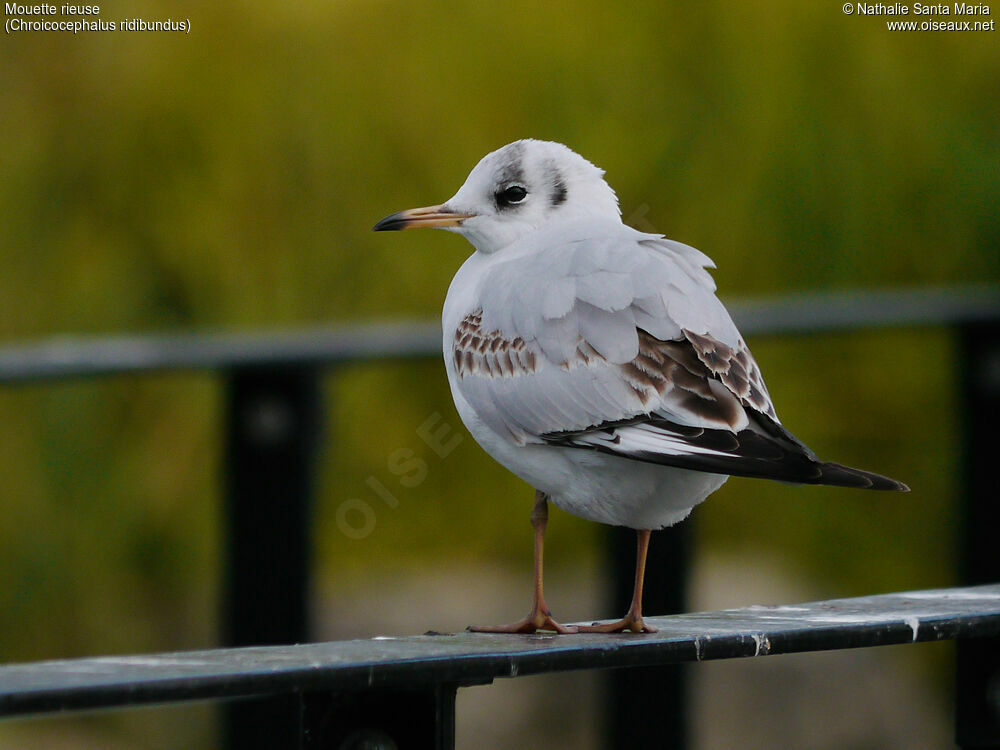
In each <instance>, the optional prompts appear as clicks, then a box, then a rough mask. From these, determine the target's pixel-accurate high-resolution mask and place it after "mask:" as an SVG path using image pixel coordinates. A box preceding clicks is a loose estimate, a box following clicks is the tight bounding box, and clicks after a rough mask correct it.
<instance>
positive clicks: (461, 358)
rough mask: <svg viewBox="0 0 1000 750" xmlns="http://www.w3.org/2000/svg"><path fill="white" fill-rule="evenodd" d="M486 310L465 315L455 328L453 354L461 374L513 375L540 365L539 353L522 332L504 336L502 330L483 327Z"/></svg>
mask: <svg viewBox="0 0 1000 750" xmlns="http://www.w3.org/2000/svg"><path fill="white" fill-rule="evenodd" d="M482 322H483V312H482V310H476V311H475V312H473V313H470V314H469V315H466V316H465V317H464V318H463V319H462V321H461V322H460V323H459V324H458V328H457V329H456V330H455V344H454V348H453V350H452V356H453V357H454V359H455V371H456V372H457V373H458V374H459V375H460V376H461V377H463V378H464V377H467V376H470V375H479V376H482V377H487V378H513V377H517V376H519V375H527V374H530V373H533V372H535V370H536V369H537V365H538V362H537V356H536V354H535V353H534V352H533V351H531V350H530V349H529V348H528V346H527V344H526V343H525V342H524V339H522V338H521V337H520V336H517V337H515V338H512V339H507V338H504V336H503V334H501V333H500V331H483V329H482Z"/></svg>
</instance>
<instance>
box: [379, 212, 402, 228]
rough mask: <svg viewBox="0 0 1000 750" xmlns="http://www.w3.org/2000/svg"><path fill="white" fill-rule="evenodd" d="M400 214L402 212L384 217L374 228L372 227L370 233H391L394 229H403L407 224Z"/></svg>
mask: <svg viewBox="0 0 1000 750" xmlns="http://www.w3.org/2000/svg"><path fill="white" fill-rule="evenodd" d="M402 213H403V212H402V211H400V212H398V213H394V214H391V215H389V216H386V217H385V218H384V219H382V220H381V221H380V222H378V223H377V224H376V225H375V226H373V227H372V231H373V232H391V231H393V230H396V229H403V228H405V227H406V224H407V218H406V217H405V216H402V215H401V214H402Z"/></svg>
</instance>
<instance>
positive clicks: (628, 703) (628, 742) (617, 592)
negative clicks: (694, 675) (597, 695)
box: [604, 521, 692, 750]
mask: <svg viewBox="0 0 1000 750" xmlns="http://www.w3.org/2000/svg"><path fill="white" fill-rule="evenodd" d="M690 524H691V521H685V522H684V523H682V524H679V525H677V526H673V527H671V528H669V529H663V530H662V531H654V532H653V536H652V539H651V541H650V544H649V553H648V556H647V557H646V586H645V592H644V593H645V595H644V597H643V608H642V611H643V613H644V614H648V615H669V614H678V613H681V612H683V611H684V607H685V600H686V598H687V596H686V592H687V577H688V569H689V560H690V552H691V549H690V548H691V533H692V530H691V526H690ZM608 537H609V538H608V542H607V544H608V548H609V552H608V554H609V557H610V564H611V571H612V593H613V597H614V599H613V600H614V602H615V606H616V607H618V608H620V609H621V610H622V612H624V611H625V608H626V607H627V606H628V602H629V601H630V600H631V598H632V586H633V583H634V581H635V532H634V531H632V530H631V529H624V528H613V529H611V530H610V532H609V534H608ZM685 672H686V665H684V664H670V665H666V666H658V667H631V668H629V669H615V670H611V671H610V672H608V676H607V691H608V696H607V700H606V701H605V705H606V706H607V713H606V718H605V735H606V741H605V743H604V747H608V748H615V749H621V750H625V748H628V750H634V749H635V748H637V747H669V748H671V750H682V748H684V747H685V746H686V743H687V733H688V732H687V690H686V688H685V684H684V683H685Z"/></svg>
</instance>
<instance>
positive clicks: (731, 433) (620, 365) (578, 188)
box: [375, 140, 907, 633]
mask: <svg viewBox="0 0 1000 750" xmlns="http://www.w3.org/2000/svg"><path fill="white" fill-rule="evenodd" d="M603 175H604V172H603V170H600V169H598V168H597V167H595V166H594V165H593V164H591V163H590V162H589V161H587V160H586V159H584V158H583V157H581V156H579V155H578V154H576V153H574V152H573V151H571V150H570V149H568V148H567V147H566V146H563V145H561V144H558V143H550V142H545V141H535V140H521V141H516V142H514V143H511V144H509V145H507V146H504V147H503V148H501V149H499V150H498V151H494V152H493V153H491V154H489V155H487V156H486V157H485V158H484V159H483V160H482V161H480V162H479V164H477V165H476V167H475V169H473V170H472V173H471V174H470V175H469V177H468V179H467V180H466V181H465V184H464V185H462V187H461V189H460V190H459V191H458V192H457V193H456V194H455V195H454V196H453V197H452V198H450V199H449V200H448V201H446V202H445V203H443V204H441V205H439V206H431V207H428V208H416V209H412V210H409V211H401V212H399V213H396V214H393V215H391V216H388V217H386V218H385V219H383V220H382V221H380V222H379V223H378V224H376V225H375V230H376V231H381V230H390V229H410V228H416V227H440V228H442V229H448V230H450V231H453V232H458V233H459V234H461V235H463V236H464V237H465V238H466V239H468V240H469V242H471V243H472V244H473V245H474V246H475V248H476V252H475V253H474V254H473V255H472V256H471V257H470V258H469V259H468V260H467V261H466V262H465V264H464V265H463V266H462V267H461V269H460V270H459V271H458V273H457V274H456V275H455V278H454V280H453V281H452V283H451V287H450V288H449V289H448V296H447V298H446V300H445V303H444V314H443V323H444V355H445V356H444V359H445V368H446V370H447V372H448V382H449V383H450V384H451V393H452V396H453V397H454V399H455V406H456V407H457V408H458V413H459V415H460V416H461V418H462V421H463V422H464V423H465V426H466V427H468V429H469V432H471V433H472V435H473V437H475V439H476V440H477V441H478V442H479V444H480V445H481V446H482V447H483V448H484V449H485V450H486V452H487V453H489V454H490V455H491V456H493V458H495V459H496V460H497V461H499V462H500V463H501V464H503V465H504V466H506V467H507V468H508V469H510V470H511V471H512V472H514V473H515V474H516V475H517V476H519V477H521V478H522V479H524V480H525V481H526V482H528V483H530V484H531V485H532V486H533V487H534V488H535V490H536V493H535V505H534V509H533V510H532V514H531V523H532V526H533V528H534V530H535V591H534V602H533V605H532V608H531V613H530V614H529V615H528V616H527V617H526V618H525V619H523V620H521V621H519V622H515V623H512V624H510V625H502V626H490V627H472V628H470V629H471V630H477V631H486V632H514V633H530V632H534V631H535V630H539V629H545V630H555V631H557V632H560V633H570V632H621V631H624V630H631V631H634V632H649V631H651V630H652V628H651V627H650V626H648V625H646V624H645V623H644V622H643V620H642V584H643V574H644V568H645V557H646V549H647V546H648V544H649V536H650V530H652V529H661V528H663V527H665V526H671V525H673V524H675V523H677V522H678V521H681V520H683V519H684V518H685V517H687V515H688V514H689V513H690V512H691V509H692V508H693V507H694V506H695V505H697V504H698V503H700V502H701V501H702V500H704V499H705V498H706V497H708V495H710V494H711V493H712V492H714V491H715V490H717V489H719V487H721V486H722V484H723V483H724V482H725V481H726V479H727V478H728V477H729V476H730V475H736V476H744V477H763V478H766V479H778V480H781V481H784V482H793V483H805V484H830V485H840V486H844V487H859V488H864V489H876V490H906V489H907V487H906V485H904V484H902V483H900V482H897V481H895V480H894V479H889V478H888V477H883V476H879V475H878V474H872V473H869V472H867V471H861V470H860V469H852V468H850V467H847V466H841V465H840V464H835V463H827V462H824V461H820V460H819V459H818V458H817V457H816V455H815V454H814V453H813V452H812V451H811V450H809V448H808V447H806V446H805V445H804V444H803V443H802V442H800V441H799V440H798V439H797V438H796V437H795V436H794V435H792V434H791V433H790V432H789V431H788V430H786V429H785V428H784V427H782V425H781V422H779V421H778V417H777V415H776V414H775V412H774V406H773V405H772V404H771V398H770V396H769V395H768V392H767V388H766V386H765V385H764V380H763V378H762V377H761V373H760V369H759V368H758V367H757V363H756V362H755V361H754V358H753V356H752V355H751V354H750V350H749V349H748V348H747V346H746V344H745V343H744V341H743V338H742V336H741V335H740V332H739V331H738V330H737V329H736V326H735V325H734V323H733V321H732V318H730V316H729V313H728V312H727V311H726V309H725V307H723V305H722V303H721V302H719V300H718V298H717V297H716V296H715V282H714V281H713V280H712V277H711V276H710V275H709V273H708V271H706V270H705V269H706V268H713V267H714V264H713V263H712V261H711V260H710V259H709V258H708V257H707V256H705V255H704V254H703V253H701V252H700V251H698V250H695V249H694V248H693V247H688V246H687V245H683V244H681V243H679V242H674V241H672V240H668V239H665V238H664V237H663V236H661V235H658V234H646V233H643V232H639V231H637V230H635V229H632V228H631V227H629V226H627V225H625V224H623V223H622V221H621V211H620V210H619V208H618V199H617V197H616V196H615V193H614V191H613V190H612V189H611V188H610V187H609V186H608V184H607V183H606V182H605V181H604V177H603ZM550 499H551V500H552V502H553V503H555V504H556V505H557V506H559V507H560V508H563V509H564V510H566V511H568V512H570V513H573V514H575V515H578V516H582V517H583V518H588V519H590V520H592V521H599V522H600V523H606V524H613V525H616V526H627V527H629V528H632V529H636V531H637V534H638V552H637V561H636V574H635V589H634V592H633V598H632V604H631V606H630V607H629V610H628V613H627V614H626V615H625V617H624V618H623V619H622V620H620V621H618V622H615V623H607V624H597V623H595V624H594V625H591V626H575V627H568V626H564V625H561V624H559V623H557V622H556V621H555V620H554V619H553V618H552V616H551V614H550V612H549V609H548V607H547V606H546V604H545V599H544V597H543V594H542V549H543V542H544V535H545V524H546V520H547V517H548V506H547V501H548V500H550Z"/></svg>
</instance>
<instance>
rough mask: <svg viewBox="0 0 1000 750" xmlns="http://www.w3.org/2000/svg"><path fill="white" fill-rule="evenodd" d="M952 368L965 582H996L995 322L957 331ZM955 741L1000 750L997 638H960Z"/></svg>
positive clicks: (999, 509) (999, 417) (998, 329)
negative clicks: (960, 437) (958, 413)
mask: <svg viewBox="0 0 1000 750" xmlns="http://www.w3.org/2000/svg"><path fill="white" fill-rule="evenodd" d="M959 346H960V356H959V357H958V361H957V367H958V369H959V372H960V374H959V379H960V385H961V389H962V392H961V399H962V403H961V408H962V415H963V418H964V431H965V435H964V445H963V448H964V456H963V459H964V466H963V472H962V476H963V478H964V481H965V482H966V485H965V487H964V488H963V489H964V501H965V505H964V518H963V528H962V531H961V537H960V541H959V545H960V549H961V553H962V560H961V566H962V570H961V581H962V583H963V584H978V583H993V582H996V581H1000V473H998V471H997V461H998V451H1000V440H998V432H997V431H998V429H1000V323H997V322H991V323H980V324H968V325H965V326H963V327H962V329H961V331H960V344H959ZM956 695H957V705H956V710H955V719H956V737H957V741H958V744H959V745H960V746H961V747H964V748H1000V638H984V639H977V640H960V641H958V671H957V678H956Z"/></svg>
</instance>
